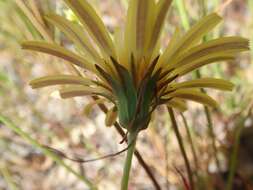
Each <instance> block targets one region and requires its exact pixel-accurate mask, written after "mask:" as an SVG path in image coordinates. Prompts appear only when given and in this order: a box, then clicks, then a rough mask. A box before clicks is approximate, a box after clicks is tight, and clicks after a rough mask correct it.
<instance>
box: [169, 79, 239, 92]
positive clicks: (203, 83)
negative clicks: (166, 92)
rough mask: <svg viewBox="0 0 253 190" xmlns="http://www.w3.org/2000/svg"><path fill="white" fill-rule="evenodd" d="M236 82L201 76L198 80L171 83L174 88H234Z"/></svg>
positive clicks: (229, 89)
mask: <svg viewBox="0 0 253 190" xmlns="http://www.w3.org/2000/svg"><path fill="white" fill-rule="evenodd" d="M233 87H234V84H233V83H231V82H229V81H227V80H223V79H215V78H200V79H196V80H191V81H186V82H181V83H174V84H171V85H170V88H172V89H182V88H214V89H219V90H227V91H231V90H233Z"/></svg>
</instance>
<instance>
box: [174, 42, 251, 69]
mask: <svg viewBox="0 0 253 190" xmlns="http://www.w3.org/2000/svg"><path fill="white" fill-rule="evenodd" d="M246 50H249V40H247V39H245V38H241V37H223V38H218V39H215V40H211V41H208V42H206V43H203V44H200V45H198V46H196V47H194V48H191V49H190V50H187V51H184V52H182V53H180V54H179V55H178V57H177V58H176V59H174V62H173V63H170V64H171V65H182V64H184V63H186V62H190V61H194V60H196V59H199V58H200V57H203V56H205V55H208V54H209V55H210V54H216V53H217V54H218V53H239V52H241V51H246Z"/></svg>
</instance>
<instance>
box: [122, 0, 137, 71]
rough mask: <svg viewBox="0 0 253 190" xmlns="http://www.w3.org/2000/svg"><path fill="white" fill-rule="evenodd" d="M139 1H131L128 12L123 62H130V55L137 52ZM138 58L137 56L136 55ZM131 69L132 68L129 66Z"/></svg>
mask: <svg viewBox="0 0 253 190" xmlns="http://www.w3.org/2000/svg"><path fill="white" fill-rule="evenodd" d="M136 10H137V1H136V0H129V3H128V10H127V20H126V26H125V32H124V47H125V48H124V57H123V60H125V61H127V64H128V63H129V62H130V59H131V57H130V55H131V54H132V53H133V54H134V53H135V51H136V19H135V18H136V15H137V13H136V12H137V11H136ZM134 56H136V55H134ZM128 67H130V66H128Z"/></svg>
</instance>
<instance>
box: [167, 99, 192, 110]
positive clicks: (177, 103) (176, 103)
mask: <svg viewBox="0 0 253 190" xmlns="http://www.w3.org/2000/svg"><path fill="white" fill-rule="evenodd" d="M166 105H167V106H169V107H173V108H176V109H178V110H179V111H181V112H184V111H186V110H187V105H186V103H185V101H184V100H182V99H180V98H173V99H171V100H170V101H168V103H166Z"/></svg>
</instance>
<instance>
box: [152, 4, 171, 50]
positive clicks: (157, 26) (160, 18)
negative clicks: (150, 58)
mask: <svg viewBox="0 0 253 190" xmlns="http://www.w3.org/2000/svg"><path fill="white" fill-rule="evenodd" d="M171 2H172V0H160V1H159V2H158V3H157V5H156V7H153V9H154V10H155V9H156V15H155V21H154V26H153V27H152V34H151V39H150V43H149V53H151V54H152V51H153V49H154V48H155V47H156V44H157V42H158V40H159V38H160V36H161V33H162V29H163V26H164V23H165V18H166V15H167V13H168V10H169V7H170V5H171Z"/></svg>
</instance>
